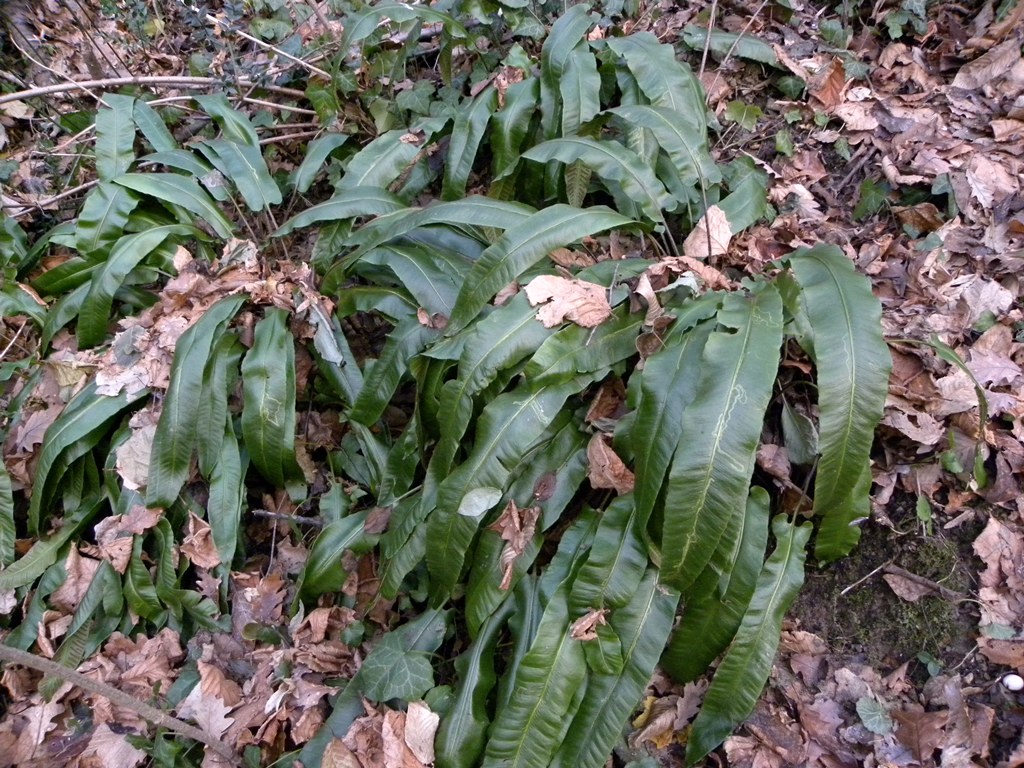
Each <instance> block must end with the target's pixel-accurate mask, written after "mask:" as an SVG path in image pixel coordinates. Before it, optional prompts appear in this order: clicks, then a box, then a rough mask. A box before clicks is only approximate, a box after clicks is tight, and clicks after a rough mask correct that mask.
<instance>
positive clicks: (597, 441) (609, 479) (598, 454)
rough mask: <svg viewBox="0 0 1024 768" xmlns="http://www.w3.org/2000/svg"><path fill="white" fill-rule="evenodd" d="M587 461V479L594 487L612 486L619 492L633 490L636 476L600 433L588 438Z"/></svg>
mask: <svg viewBox="0 0 1024 768" xmlns="http://www.w3.org/2000/svg"><path fill="white" fill-rule="evenodd" d="M587 463H588V464H589V465H590V470H589V472H588V474H587V479H588V480H590V484H591V485H592V486H593V487H594V488H614V489H615V492H616V493H619V494H623V493H629V492H630V491H632V490H633V486H634V484H635V480H636V478H635V477H634V475H633V473H632V472H631V471H630V470H629V467H627V466H626V465H625V464H624V463H623V461H622V459H620V458H619V456H618V454H616V453H615V451H613V450H612V449H611V447H610V446H609V445H608V444H607V443H606V442H605V441H604V438H603V437H602V436H601V435H594V436H593V437H592V438H590V443H588V444H587Z"/></svg>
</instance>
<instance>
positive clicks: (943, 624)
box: [790, 522, 977, 669]
mask: <svg viewBox="0 0 1024 768" xmlns="http://www.w3.org/2000/svg"><path fill="white" fill-rule="evenodd" d="M911 525H912V522H911ZM953 533H955V534H956V537H955V538H954V537H952V536H948V535H945V534H944V533H943V532H937V533H935V534H933V535H931V536H924V535H921V534H919V533H908V534H905V535H899V534H896V533H894V532H893V531H891V530H889V529H887V528H884V527H882V526H879V525H875V524H873V523H868V524H867V525H866V526H865V528H864V530H863V533H862V538H861V543H860V545H859V546H858V547H857V549H855V550H854V552H853V553H852V554H851V555H850V556H849V557H848V558H846V559H845V560H842V561H840V562H837V563H834V564H831V565H829V566H826V567H824V568H822V569H821V570H818V571H814V570H812V569H809V571H808V574H807V581H806V584H805V586H804V589H803V591H802V592H801V594H800V596H799V598H798V599H797V601H796V603H795V604H794V606H793V608H792V609H791V611H790V616H791V617H792V618H795V619H798V620H799V622H800V625H801V628H803V629H806V630H808V631H811V632H814V633H815V634H818V635H819V636H821V637H822V638H823V639H824V640H825V641H826V642H827V643H828V644H829V646H830V647H831V648H832V649H833V652H834V653H836V654H838V655H843V656H852V657H857V658H859V659H860V660H862V661H864V662H866V663H867V664H870V665H872V666H875V667H879V668H889V669H891V668H894V667H896V666H899V665H900V664H902V663H903V662H905V661H907V660H910V659H915V658H916V657H917V656H918V654H919V653H922V652H923V653H926V654H929V655H930V656H932V657H934V658H936V659H938V660H939V661H940V662H941V664H942V666H943V667H944V668H946V669H950V668H952V667H954V666H956V665H957V664H959V663H960V662H961V661H962V660H963V659H964V657H965V656H966V655H967V654H968V653H969V652H970V650H971V648H972V646H973V644H972V642H971V638H972V637H974V635H975V634H976V627H977V614H976V612H975V611H973V609H972V607H971V604H970V603H965V602H960V603H957V602H951V601H948V600H944V599H942V598H940V597H924V598H921V599H920V600H918V601H916V602H913V603H911V602H908V601H906V600H903V599H902V598H900V597H898V596H897V595H896V594H895V593H894V592H893V591H892V589H890V588H889V585H888V584H887V583H886V582H885V580H884V579H883V578H882V572H881V571H879V572H877V573H875V574H874V575H871V576H870V577H868V574H871V572H872V571H874V570H875V569H876V568H878V567H879V566H881V565H884V564H886V563H890V562H891V563H892V564H893V565H897V566H899V567H901V568H904V569H905V570H907V571H910V572H911V573H914V574H917V575H918V576H922V577H924V578H927V579H931V580H933V581H935V582H938V583H939V584H941V585H942V586H944V587H946V588H947V589H950V590H953V591H955V592H959V593H961V594H963V595H964V596H965V597H968V596H970V595H971V594H972V593H973V591H974V585H973V582H972V574H973V573H976V572H977V568H975V567H974V565H973V563H972V562H971V557H972V554H971V549H970V542H971V541H973V539H974V536H975V535H976V533H977V531H960V530H958V531H954V532H953ZM865 577H868V578H865ZM861 579H864V581H863V582H861V583H859V584H858V583H857V582H859V581H860V580H861ZM854 584H856V586H853V587H852V588H851V589H849V590H848V591H847V592H846V594H842V592H843V591H844V590H846V589H847V588H848V587H851V585H854Z"/></svg>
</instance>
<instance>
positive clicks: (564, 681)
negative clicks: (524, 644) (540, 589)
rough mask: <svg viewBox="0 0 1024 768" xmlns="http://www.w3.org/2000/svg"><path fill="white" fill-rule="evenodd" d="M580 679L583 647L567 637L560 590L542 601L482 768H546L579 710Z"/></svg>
mask: <svg viewBox="0 0 1024 768" xmlns="http://www.w3.org/2000/svg"><path fill="white" fill-rule="evenodd" d="M586 675H587V662H586V659H585V658H584V655H583V646H582V645H581V643H580V641H579V640H574V639H573V638H572V636H571V634H570V628H569V610H568V607H567V605H566V597H565V590H564V588H563V589H560V590H559V591H558V592H556V593H555V595H554V596H553V597H552V598H551V600H550V601H549V602H548V604H547V608H546V609H545V610H544V616H543V618H542V619H541V621H540V626H539V627H538V628H537V635H536V637H535V638H534V640H533V645H532V646H531V647H530V652H529V653H527V654H526V657H525V658H524V659H523V661H522V663H521V664H520V665H519V669H518V671H517V673H516V680H515V688H514V690H513V692H512V699H511V701H510V702H509V703H508V705H507V706H506V707H504V708H503V709H502V710H501V711H500V712H499V713H498V716H497V718H496V720H495V722H494V726H493V728H492V729H491V738H490V740H489V741H488V744H487V751H486V752H485V754H484V761H483V764H482V765H483V768H499V766H500V768H535V767H536V766H546V765H548V762H549V761H550V760H551V757H552V755H554V753H555V751H556V750H557V749H558V746H559V743H560V742H561V740H562V736H563V735H564V733H565V730H566V728H568V727H569V722H570V720H571V718H572V717H573V715H574V714H575V712H576V709H577V707H578V706H579V703H580V700H581V698H582V695H583V692H584V690H585V689H586V685H585V681H586Z"/></svg>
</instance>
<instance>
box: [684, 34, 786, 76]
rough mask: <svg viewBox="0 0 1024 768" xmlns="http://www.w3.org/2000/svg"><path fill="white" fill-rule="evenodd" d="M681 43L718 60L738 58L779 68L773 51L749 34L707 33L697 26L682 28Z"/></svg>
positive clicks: (779, 65) (777, 59)
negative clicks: (705, 50)
mask: <svg viewBox="0 0 1024 768" xmlns="http://www.w3.org/2000/svg"><path fill="white" fill-rule="evenodd" d="M682 40H683V42H684V43H685V44H686V45H687V46H688V47H690V48H692V49H694V50H696V51H703V50H704V49H705V48H706V49H708V50H710V51H711V52H712V53H714V54H715V56H716V57H717V58H719V59H724V58H726V57H727V56H738V57H739V58H741V59H749V60H750V61H756V62H759V63H761V64H768V65H769V66H772V67H781V66H782V65H781V64H780V63H779V57H778V56H777V55H776V53H775V49H774V48H772V47H771V46H770V45H769V44H768V43H766V42H764V41H763V40H759V39H758V38H757V37H755V36H753V35H750V34H742V33H736V32H726V31H725V30H722V29H713V30H711V31H710V33H709V31H708V29H707V28H706V27H702V26H698V25H697V24H687V25H686V26H685V27H683V36H682Z"/></svg>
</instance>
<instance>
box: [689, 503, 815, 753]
mask: <svg viewBox="0 0 1024 768" xmlns="http://www.w3.org/2000/svg"><path fill="white" fill-rule="evenodd" d="M811 528H812V526H811V524H810V523H804V524H803V525H794V524H792V523H790V522H788V521H787V520H786V519H785V517H784V516H782V515H779V516H778V517H776V518H775V520H773V521H772V533H773V534H774V535H775V540H776V542H777V544H776V546H775V551H774V552H772V555H771V557H769V558H768V561H767V562H766V563H765V565H764V569H763V570H762V571H761V574H760V576H758V579H757V585H756V587H755V589H754V596H753V598H751V601H750V605H749V607H748V608H747V611H746V613H744V614H743V620H742V622H741V623H740V628H739V630H738V631H737V633H736V639H735V640H733V642H732V645H730V646H729V650H728V651H727V652H726V654H725V657H724V658H723V659H722V663H721V664H719V665H718V669H717V670H716V672H715V676H714V678H713V679H712V681H711V687H710V688H708V692H707V693H706V694H705V695H704V704H703V706H702V707H701V710H700V713H699V714H698V715H697V719H696V720H694V722H693V729H692V731H691V732H690V738H689V740H688V742H687V745H686V762H687V765H696V764H697V763H698V762H699V761H700V760H701V759H702V758H703V757H704V756H705V755H707V754H708V753H709V752H710V751H711V750H713V749H715V748H716V747H717V746H718V745H719V744H721V743H722V741H724V740H725V737H726V736H728V735H729V733H730V732H731V731H732V730H733V728H735V727H736V726H738V725H739V724H740V723H742V722H743V721H744V720H745V719H746V718H747V717H748V716H749V715H750V713H751V712H753V711H754V705H755V704H756V703H757V698H758V696H760V695H761V691H762V689H763V688H764V684H765V681H766V680H767V679H768V675H769V673H770V672H771V669H772V662H773V661H774V659H775V651H776V649H777V648H778V646H779V637H780V634H781V632H782V619H783V618H784V617H785V615H786V611H787V610H788V609H789V606H790V603H792V602H793V598H795V597H796V594H797V592H798V591H799V590H800V587H801V586H802V585H803V583H804V559H805V557H806V552H805V547H806V545H807V540H808V539H809V538H810V535H811Z"/></svg>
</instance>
